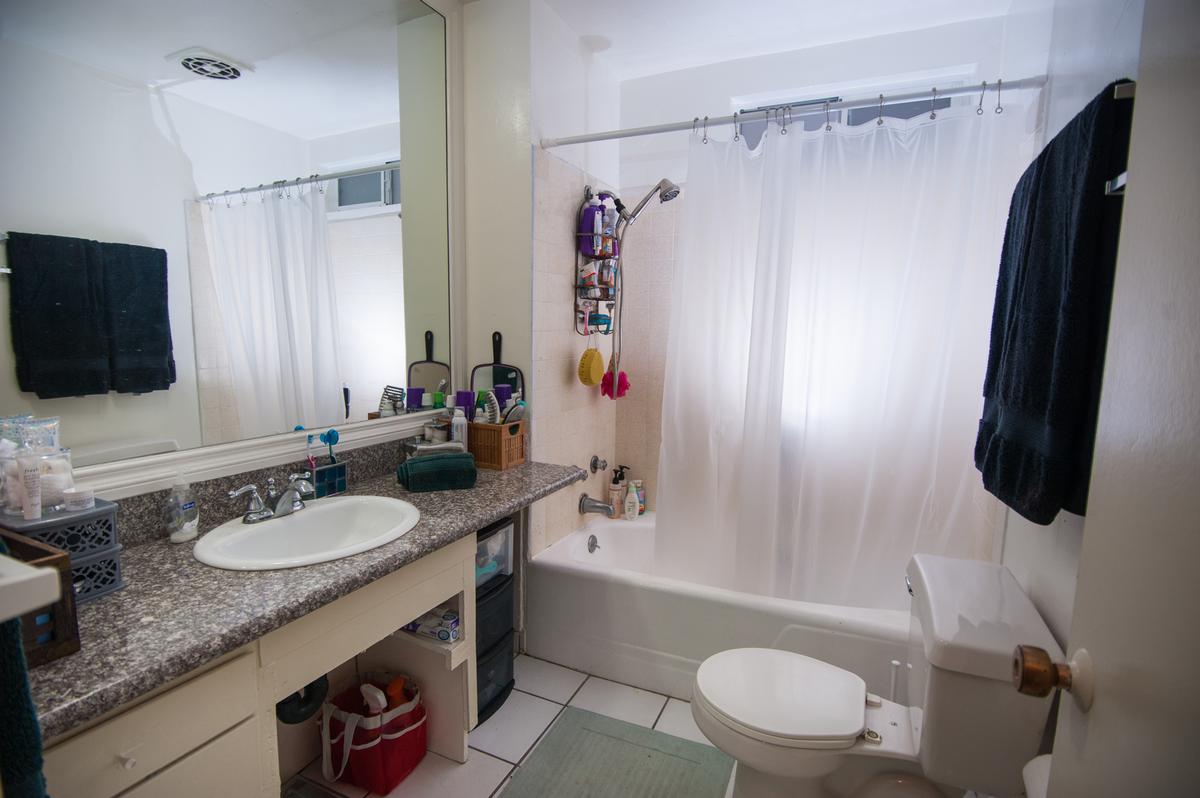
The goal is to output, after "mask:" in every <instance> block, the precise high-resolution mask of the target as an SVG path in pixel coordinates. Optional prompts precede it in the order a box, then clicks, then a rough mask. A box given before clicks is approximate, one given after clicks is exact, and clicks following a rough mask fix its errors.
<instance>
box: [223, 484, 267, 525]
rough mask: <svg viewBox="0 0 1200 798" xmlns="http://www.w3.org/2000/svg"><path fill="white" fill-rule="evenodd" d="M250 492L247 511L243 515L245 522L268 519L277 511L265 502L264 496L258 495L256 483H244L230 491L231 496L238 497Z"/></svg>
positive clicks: (255, 522) (252, 522)
mask: <svg viewBox="0 0 1200 798" xmlns="http://www.w3.org/2000/svg"><path fill="white" fill-rule="evenodd" d="M247 493H249V494H250V499H249V501H248V502H247V503H246V512H245V514H244V515H243V516H242V523H243V524H257V523H258V522H259V521H266V520H267V519H268V518H270V517H271V516H273V515H275V512H274V511H273V510H271V509H270V508H268V507H267V506H266V505H265V504H263V500H262V496H259V495H258V487H257V486H255V485H242V486H241V487H240V488H238V489H237V490H231V491H229V498H231V499H236V498H237V497H238V496H244V495H246V494H247Z"/></svg>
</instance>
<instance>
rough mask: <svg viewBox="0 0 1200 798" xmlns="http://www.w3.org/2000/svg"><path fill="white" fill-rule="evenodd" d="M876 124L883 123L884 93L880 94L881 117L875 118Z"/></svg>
mask: <svg viewBox="0 0 1200 798" xmlns="http://www.w3.org/2000/svg"><path fill="white" fill-rule="evenodd" d="M875 124H877V125H882V124H883V95H882V94H881V95H879V118H878V119H876V120H875Z"/></svg>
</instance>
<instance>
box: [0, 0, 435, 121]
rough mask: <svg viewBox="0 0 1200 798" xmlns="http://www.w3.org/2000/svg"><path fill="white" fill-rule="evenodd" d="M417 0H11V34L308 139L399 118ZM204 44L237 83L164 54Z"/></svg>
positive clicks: (2, 31) (1, 17)
mask: <svg viewBox="0 0 1200 798" xmlns="http://www.w3.org/2000/svg"><path fill="white" fill-rule="evenodd" d="M427 11H428V9H427V8H426V7H424V6H423V5H422V4H421V3H419V2H416V1H415V0H337V1H336V2H330V1H329V0H205V1H204V2H185V1H184V0H106V1H105V2H98V0H0V35H3V36H4V37H5V38H10V39H15V40H18V41H21V42H24V43H26V44H29V45H31V46H33V47H37V48H39V49H42V50H48V51H50V52H52V53H56V54H58V55H61V56H63V57H65V58H69V59H71V60H73V61H76V62H79V63H82V64H85V65H87V66H90V67H93V68H95V69H99V70H102V71H104V72H108V73H110V74H113V75H117V76H119V77H121V78H124V79H126V80H128V81H130V82H133V83H136V84H139V85H145V86H158V87H161V88H164V89H165V90H166V91H170V92H173V93H176V94H179V95H181V96H183V97H187V98H188V99H191V100H194V101H196V102H199V103H202V104H205V105H208V106H211V107H214V108H218V109H220V110H222V111H226V112H228V113H231V114H235V115H237V116H240V117H243V118H246V119H249V120H251V121H254V122H258V123H260V124H263V125H266V126H268V127H271V128H275V129H277V130H281V131H284V132H286V133H290V134H292V135H294V136H298V137H300V138H302V139H313V138H318V137H322V136H328V135H332V134H335V133H342V132H345V131H348V130H356V129H359V128H363V127H368V126H373V125H379V124H384V123H388V122H395V121H396V120H397V119H399V110H400V109H399V99H398V83H397V74H396V34H395V26H396V25H397V24H398V23H399V22H402V21H404V20H405V19H409V18H412V17H413V16H416V15H417V14H419V13H425V12H427ZM196 46H199V47H202V48H205V49H209V50H213V51H215V52H217V53H219V54H221V55H224V56H228V57H230V58H233V59H234V60H236V61H239V62H241V63H243V64H248V65H250V66H251V67H252V68H253V71H251V72H248V73H245V74H244V75H243V77H241V78H239V79H238V80H234V81H223V80H211V79H208V78H201V77H197V76H195V75H192V74H191V73H189V72H187V71H186V70H184V69H183V68H182V67H181V66H180V65H179V63H178V60H177V59H176V60H171V61H168V60H166V59H165V58H164V56H166V55H167V54H169V53H175V52H178V51H180V50H183V49H185V48H189V47H196Z"/></svg>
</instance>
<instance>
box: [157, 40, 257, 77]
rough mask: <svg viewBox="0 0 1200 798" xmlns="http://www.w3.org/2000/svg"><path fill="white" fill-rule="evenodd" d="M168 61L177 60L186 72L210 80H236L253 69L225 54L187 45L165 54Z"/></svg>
mask: <svg viewBox="0 0 1200 798" xmlns="http://www.w3.org/2000/svg"><path fill="white" fill-rule="evenodd" d="M167 60H168V61H178V62H179V65H180V66H182V67H183V68H184V69H186V70H187V71H188V72H191V73H193V74H196V75H199V76H200V77H202V78H211V79H212V80H237V79H238V78H240V77H241V76H242V74H243V73H246V72H252V71H254V70H253V69H252V68H251V67H249V66H247V65H245V64H242V63H240V62H238V61H235V60H234V59H232V58H230V57H229V56H226V55H221V54H220V53H216V52H213V51H211V50H206V49H204V48H203V47H189V48H188V49H186V50H180V51H179V52H177V53H171V54H170V55H168V56H167Z"/></svg>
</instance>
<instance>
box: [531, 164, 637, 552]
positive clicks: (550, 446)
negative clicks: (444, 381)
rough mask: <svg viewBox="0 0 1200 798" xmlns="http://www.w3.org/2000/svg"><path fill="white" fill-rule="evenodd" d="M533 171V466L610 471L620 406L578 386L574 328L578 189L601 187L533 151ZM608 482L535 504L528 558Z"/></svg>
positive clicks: (566, 529) (570, 523) (577, 518)
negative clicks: (595, 463) (595, 462)
mask: <svg viewBox="0 0 1200 798" xmlns="http://www.w3.org/2000/svg"><path fill="white" fill-rule="evenodd" d="M533 164H534V192H533V193H534V218H533V238H534V242H533V299H534V302H533V360H534V365H533V370H534V373H533V385H532V388H533V393H532V399H533V403H532V418H533V425H532V427H533V429H532V445H533V459H535V460H541V461H543V462H550V463H560V464H564V465H575V466H579V467H580V468H583V469H587V467H588V462H589V461H590V460H591V458H592V455H593V454H597V455H599V456H600V457H602V458H604V459H606V460H607V461H608V464H609V468H612V467H613V466H615V465H616V464H617V462H616V445H615V441H616V419H617V412H618V409H617V406H618V405H619V404H621V402H624V401H625V400H624V399H622V400H621V401H619V402H614V401H612V400H611V399H607V398H604V397H602V396H601V395H600V391H599V389H598V388H588V387H587V386H585V385H583V384H582V383H581V382H579V379H578V377H577V375H576V371H577V369H578V366H579V356H580V355H581V354H583V350H584V348H585V347H586V346H587V343H586V341H585V339H584V338H583V337H582V336H580V335H576V334H575V331H574V326H573V314H574V305H573V298H574V285H575V218H576V214H577V213H578V212H579V204H580V203H581V202H582V201H583V187H584V186H585V185H589V184H590V185H591V186H592V188H593V189H596V188H598V187H599V186H600V183H599V181H598V180H596V179H595V178H593V177H591V176H589V175H588V174H586V173H585V172H583V171H581V170H580V169H578V168H577V167H575V166H572V165H571V164H569V163H567V162H566V161H563V160H560V159H559V158H558V157H556V156H554V155H551V154H550V153H548V152H546V151H544V150H542V149H541V148H534V156H533ZM626 341H628V338H626ZM626 345H628V344H626ZM610 347H611V341H610V339H609V338H608V337H604V338H603V339H602V341H601V343H600V344H599V348H600V352H601V354H602V355H603V357H604V359H605V362H606V363H607V361H608V356H609V352H610ZM635 476H636V475H635ZM610 477H611V473H610V474H605V473H599V474H593V475H590V476H589V477H588V479H587V481H586V482H584V483H583V484H582V485H578V486H573V488H572V489H571V490H564V491H560V492H558V493H556V494H554V495H553V496H550V497H548V498H546V499H543V500H541V501H539V502H536V503H535V504H534V505H533V507H532V508H531V510H530V553H531V554H536V553H538V552H539V551H541V550H542V549H544V548H545V547H546V546H549V545H551V544H552V543H555V542H557V541H558V540H560V539H562V538H563V537H564V536H566V535H567V534H568V533H570V532H571V531H572V530H574V529H577V528H578V527H580V526H582V525H583V522H584V520H585V519H584V517H583V516H581V515H580V514H579V511H578V504H579V494H580V493H583V492H585V491H586V492H587V493H588V495H590V496H593V497H596V498H602V499H607V494H608V488H607V484H608V479H609V478H610Z"/></svg>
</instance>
